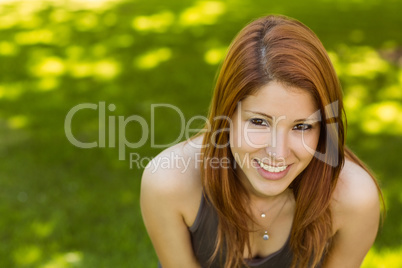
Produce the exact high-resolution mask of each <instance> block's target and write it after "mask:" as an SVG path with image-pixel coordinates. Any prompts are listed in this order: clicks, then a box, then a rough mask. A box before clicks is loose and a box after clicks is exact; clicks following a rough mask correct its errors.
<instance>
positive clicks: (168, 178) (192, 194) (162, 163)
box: [141, 137, 202, 223]
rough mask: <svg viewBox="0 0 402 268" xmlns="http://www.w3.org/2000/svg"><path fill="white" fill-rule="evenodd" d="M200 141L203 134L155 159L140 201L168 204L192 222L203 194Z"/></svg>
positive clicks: (143, 178) (142, 189)
mask: <svg viewBox="0 0 402 268" xmlns="http://www.w3.org/2000/svg"><path fill="white" fill-rule="evenodd" d="M201 142H202V137H197V138H195V139H193V140H188V141H185V142H181V143H179V144H176V145H174V146H172V147H170V148H168V149H166V150H164V151H162V152H161V153H160V154H158V155H157V156H156V157H155V158H153V159H152V161H150V162H149V164H148V165H147V167H146V168H145V170H144V173H143V175H142V181H141V202H144V201H145V202H157V203H163V204H166V205H167V206H169V207H170V209H177V211H178V213H180V214H183V217H184V218H185V220H186V221H189V222H188V223H191V221H192V220H191V218H193V217H192V214H194V213H192V212H193V211H194V209H195V210H196V208H198V205H199V201H200V198H201V193H202V186H201V173H200V168H199V163H200V158H201V156H200V149H199V145H200V144H201ZM195 212H196V211H195Z"/></svg>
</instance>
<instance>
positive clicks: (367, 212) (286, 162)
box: [141, 16, 381, 268]
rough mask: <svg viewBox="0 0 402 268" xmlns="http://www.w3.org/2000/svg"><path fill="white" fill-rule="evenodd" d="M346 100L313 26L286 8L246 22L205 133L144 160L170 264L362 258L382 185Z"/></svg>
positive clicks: (330, 262) (347, 263)
mask: <svg viewBox="0 0 402 268" xmlns="http://www.w3.org/2000/svg"><path fill="white" fill-rule="evenodd" d="M343 112H344V111H343V106H342V93H341V88H340V84H339V81H338V79H337V76H336V74H335V71H334V68H333V66H332V64H331V62H330V60H329V58H328V55H327V53H326V51H325V49H324V47H323V45H322V44H321V42H320V41H319V39H318V38H317V37H316V36H315V34H314V33H313V32H312V31H311V30H310V29H308V28H307V27H306V26H304V25H303V24H301V23H300V22H298V21H296V20H293V19H289V18H286V17H282V16H268V17H264V18H260V19H258V20H256V21H254V22H252V23H250V24H249V25H247V26H246V27H245V28H244V29H243V30H242V31H241V32H240V33H239V35H238V36H237V37H236V38H235V40H234V41H233V43H232V44H231V46H230V48H229V51H228V54H227V57H226V59H225V60H224V62H223V65H222V68H221V71H220V75H219V77H218V80H217V84H216V88H215V91H214V96H213V100H212V104H211V107H210V113H209V118H208V122H207V124H206V127H205V129H204V131H203V133H200V134H199V135H198V136H196V137H194V138H193V139H191V140H189V141H186V142H184V143H180V144H178V145H176V146H173V147H171V148H168V149H167V150H165V151H164V152H162V153H161V154H160V155H158V156H157V157H156V158H155V159H154V161H153V162H151V163H150V164H149V165H148V167H147V168H146V169H145V171H144V174H143V178H142V188H141V208H142V213H143V218H144V222H145V225H146V228H147V230H148V233H149V235H150V237H151V240H152V243H153V245H154V248H155V250H156V253H157V255H158V257H159V261H160V263H161V265H162V267H164V268H169V267H226V268H228V267H242V266H243V267H247V266H249V267H336V268H338V267H359V266H360V265H361V263H362V261H363V259H364V256H365V255H366V254H367V252H368V250H369V249H370V247H371V246H372V244H373V243H374V240H375V237H376V234H377V229H378V225H379V218H380V198H379V196H381V192H380V189H379V187H378V184H377V183H376V181H375V179H374V178H373V176H372V175H371V174H370V173H369V172H368V170H367V169H366V168H365V167H364V165H363V164H362V163H361V162H360V161H359V159H358V158H357V157H356V156H354V155H353V154H352V153H351V152H350V151H349V150H348V149H347V148H346V147H345V145H344V144H345V143H344V132H345V129H344V122H343ZM172 156H174V157H172ZM167 159H169V161H170V163H171V165H169V167H167V165H165V166H166V168H161V167H160V166H158V165H157V163H158V162H160V161H167ZM178 160H180V161H178Z"/></svg>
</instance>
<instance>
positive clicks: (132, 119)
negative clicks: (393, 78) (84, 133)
mask: <svg viewBox="0 0 402 268" xmlns="http://www.w3.org/2000/svg"><path fill="white" fill-rule="evenodd" d="M88 109H89V110H94V111H97V117H98V138H97V140H95V141H82V140H79V139H78V138H77V136H75V135H74V133H73V130H72V125H73V124H74V118H76V117H79V116H80V112H82V111H83V110H88ZM157 109H170V112H171V111H174V112H175V113H177V115H178V116H179V119H180V134H179V135H178V136H177V138H176V139H175V140H174V141H172V142H170V143H168V144H157V143H156V141H155V122H156V115H155V113H156V110H157ZM115 110H116V105H115V104H113V103H111V104H109V105H107V106H106V102H104V101H101V102H99V103H98V104H96V103H81V104H78V105H76V106H74V107H73V108H71V109H70V110H69V111H68V113H67V115H66V117H65V120H64V131H65V135H66V137H67V139H68V141H69V142H70V143H71V144H72V145H74V146H76V147H79V148H83V149H89V148H105V147H108V148H116V147H117V148H118V159H119V160H126V149H127V148H130V149H138V148H140V147H142V146H144V145H145V144H146V142H148V140H150V146H151V148H167V147H170V146H173V145H175V144H177V143H178V142H180V141H181V140H182V139H183V137H184V138H185V139H186V140H187V142H188V143H189V144H190V145H191V146H193V147H194V148H203V147H204V146H210V145H209V144H206V145H201V144H196V143H194V142H193V141H192V140H191V139H190V138H191V137H192V136H193V135H194V134H196V133H205V132H211V131H212V126H211V123H212V122H210V121H209V120H208V118H207V117H205V116H201V115H196V116H193V117H191V118H190V119H189V120H188V121H187V122H186V118H185V116H184V113H183V112H182V111H181V110H180V109H179V108H178V107H176V106H174V105H172V104H168V103H157V104H151V109H150V122H147V120H146V119H145V118H144V117H142V116H140V115H130V116H128V117H125V116H123V115H120V116H116V115H107V113H108V112H114V111H115ZM166 111H167V110H163V112H166ZM240 111H241V102H239V103H238V109H237V112H238V113H239V114H238V116H237V118H238V120H239V121H238V122H237V124H238V125H240V124H241V120H242V119H241V116H240ZM323 112H324V113H325V114H326V119H327V122H326V128H327V131H326V132H327V135H326V137H325V148H326V151H325V152H317V151H316V150H315V148H310V147H309V146H308V145H307V143H306V142H305V139H304V134H303V133H302V135H301V142H302V144H303V146H304V148H305V149H306V150H307V151H308V152H309V153H310V154H311V155H313V156H314V157H315V158H317V159H319V160H320V161H323V162H326V163H327V164H329V165H331V166H336V165H338V158H337V154H338V146H337V143H338V135H339V134H338V121H337V120H336V118H337V117H338V102H337V101H336V102H334V103H331V104H329V105H327V106H326V107H325V108H324V111H323ZM309 118H316V119H317V120H318V121H321V120H322V119H321V118H322V115H321V112H320V111H319V110H318V111H316V112H315V113H313V114H312V115H311V116H310V117H309ZM285 119H286V117H285V116H280V117H278V118H277V119H275V120H274V122H272V126H270V127H269V128H268V129H267V130H263V132H265V133H266V134H267V135H270V141H271V142H270V144H269V146H270V147H275V146H276V135H277V133H276V125H277V124H278V123H279V122H280V121H281V120H285ZM334 119H335V120H334ZM196 120H201V121H203V123H204V125H205V127H204V128H202V129H197V128H191V125H192V124H193V122H194V121H196ZM217 120H220V121H221V120H226V121H227V122H228V124H227V125H229V128H225V129H219V130H216V133H212V135H211V142H210V144H213V145H215V146H216V147H217V148H218V149H219V148H223V147H226V146H229V143H227V144H224V145H222V144H215V142H214V139H215V137H216V135H218V134H220V133H221V132H228V134H229V133H230V131H233V121H232V119H231V118H229V117H227V116H222V115H220V116H216V117H215V118H213V121H217ZM330 121H331V122H330ZM116 123H117V128H116ZM129 124H137V125H139V126H140V127H141V131H140V132H139V133H136V134H138V135H135V137H133V138H134V139H135V138H137V139H138V140H137V141H136V142H132V141H129V140H127V137H126V128H127V126H128V125H129ZM106 126H107V127H106ZM238 131H239V132H240V133H237V137H244V142H245V143H246V145H247V146H251V147H253V148H262V147H263V146H268V144H265V145H262V144H254V143H253V141H252V139H250V138H249V137H250V136H251V135H252V134H253V133H261V130H258V129H253V128H248V127H245V128H244V129H243V130H241V129H240V128H238ZM116 141H117V143H116ZM238 142H240V139H239V141H238ZM129 156H130V168H132V166H133V165H136V167H138V168H143V167H145V166H146V165H147V164H149V163H151V161H152V160H153V159H152V158H150V157H143V158H141V156H140V155H139V154H138V153H130V154H129ZM172 161H176V162H177V161H178V160H177V159H176V158H174V159H172ZM181 161H182V160H180V161H179V162H181ZM183 161H184V160H183ZM153 164H155V162H154V161H153ZM165 166H168V165H166V164H165Z"/></svg>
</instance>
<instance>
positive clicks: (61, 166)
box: [0, 0, 402, 268]
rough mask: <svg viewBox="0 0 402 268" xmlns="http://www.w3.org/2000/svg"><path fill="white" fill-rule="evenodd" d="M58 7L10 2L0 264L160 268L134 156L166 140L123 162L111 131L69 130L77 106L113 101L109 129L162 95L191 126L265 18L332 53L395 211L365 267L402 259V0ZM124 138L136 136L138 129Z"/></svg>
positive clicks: (93, 118)
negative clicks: (102, 143)
mask: <svg viewBox="0 0 402 268" xmlns="http://www.w3.org/2000/svg"><path fill="white" fill-rule="evenodd" d="M61 2H63V4H57V1H55V2H51V1H47V2H45V1H19V2H15V1H14V2H13V3H11V4H1V5H0V74H1V76H0V77H1V78H0V199H1V202H0V215H1V220H0V239H1V242H2V243H1V244H0V267H7V268H8V267H43V268H50V267H57V268H61V267H89V268H91V267H94V268H98V267H155V266H156V263H157V259H156V255H155V253H154V251H153V248H152V245H151V243H150V241H149V238H148V236H147V234H146V231H145V228H144V226H143V223H142V219H141V214H140V209H139V185H140V178H141V172H142V167H140V168H136V167H131V168H130V161H129V155H130V154H134V153H137V154H139V155H140V156H141V157H152V156H154V155H156V154H157V153H158V152H159V151H160V150H162V148H152V146H151V142H150V140H147V142H146V143H145V144H144V145H143V146H141V148H138V149H131V148H126V152H125V154H124V155H125V157H126V159H125V160H119V148H118V143H117V142H118V140H117V138H115V139H113V141H114V142H116V147H114V148H109V146H108V145H110V143H109V137H110V135H109V134H108V133H106V148H90V149H80V148H77V147H75V146H74V145H72V144H71V143H70V142H69V141H68V139H67V138H66V134H65V132H64V122H65V118H66V115H67V113H68V112H69V111H70V110H71V109H72V108H73V107H75V106H76V105H79V104H82V103H92V104H97V105H99V103H100V102H105V104H106V110H105V118H106V125H105V127H106V130H108V129H109V128H110V127H111V125H112V124H111V121H109V120H110V117H112V118H114V119H115V120H116V123H117V122H118V120H119V116H123V117H124V118H128V117H129V116H131V115H138V116H141V117H143V118H144V119H145V120H146V121H148V122H149V120H150V118H151V112H152V109H151V104H155V103H169V104H172V105H175V106H177V107H179V108H180V109H181V110H182V111H183V113H184V115H185V120H186V122H187V121H188V120H189V119H190V118H191V117H192V116H194V115H206V113H207V109H208V105H209V101H210V98H211V93H212V88H213V81H214V77H215V73H216V71H217V69H218V66H219V62H220V60H221V58H222V56H223V55H224V51H225V49H226V47H227V46H228V44H229V43H230V41H231V40H232V39H233V37H234V36H235V34H236V33H237V32H238V31H239V30H240V29H241V28H242V27H243V26H244V25H245V24H246V23H247V22H249V21H250V20H251V19H253V18H256V17H258V16H261V15H264V14H268V13H282V14H285V15H288V16H292V17H295V18H297V19H299V20H301V21H302V22H304V23H305V24H307V25H308V26H309V27H311V28H312V29H313V30H314V31H315V32H316V33H317V34H318V36H319V37H320V38H321V39H322V41H323V43H324V45H325V46H326V48H327V49H328V50H329V51H330V54H331V57H332V59H333V61H334V64H335V67H336V69H337V72H338V73H339V76H340V79H341V81H342V85H343V88H344V91H345V106H346V109H347V112H348V117H349V130H348V145H349V146H350V147H351V148H352V149H353V150H354V151H355V152H356V153H357V154H358V155H359V156H360V157H361V158H362V159H363V160H364V161H365V162H366V163H368V164H369V166H370V167H371V168H372V169H373V171H374V172H375V174H377V176H378V178H379V180H380V183H381V186H382V188H383V190H384V194H385V199H386V203H387V207H388V216H387V218H386V221H385V224H384V226H383V228H382V229H381V231H380V233H379V236H378V239H377V241H376V243H375V246H374V247H373V249H372V250H371V251H370V253H369V255H368V257H367V259H366V261H365V263H364V265H363V267H398V266H401V265H402V257H401V254H400V252H401V247H400V242H399V241H402V225H401V222H400V219H399V215H401V212H402V211H401V207H402V206H401V203H402V195H401V194H400V191H401V190H402V184H401V182H400V178H401V175H402V170H401V165H400V164H399V162H400V161H399V156H400V151H401V150H402V121H401V119H400V118H402V90H401V88H402V70H401V63H400V56H399V55H400V49H401V44H402V36H401V35H400V27H399V26H398V25H402V18H401V16H400V14H399V10H401V9H402V2H400V1H392V0H387V1H385V2H384V1H383V2H382V3H379V2H378V1H365V2H359V1H331V0H328V1H313V0H309V1H298V2H295V1H282V2H272V1H262V0H261V1H252V2H245V1H236V0H231V1H226V2H219V1H216V2H213V1H210V2H205V1H204V2H193V1H190V2H186V3H184V1H140V0H139V1H126V2H125V1H114V2H113V3H111V4H109V5H107V6H104V7H103V8H102V7H101V8H93V9H85V8H81V7H79V6H77V5H71V4H69V2H68V1H61ZM52 3H53V4H52ZM109 104H114V105H115V107H116V109H115V110H113V111H111V110H109V109H107V108H108V105H109ZM155 111H156V113H155V118H156V125H155V133H154V134H155V137H154V138H155V142H156V143H158V144H167V143H170V142H172V141H174V140H175V139H176V137H177V136H178V134H180V124H179V123H180V121H179V117H178V115H177V113H175V112H174V111H173V110H168V109H166V108H165V109H163V108H160V109H159V110H155ZM98 112H99V109H97V110H91V109H85V110H80V111H79V112H77V114H76V116H75V117H73V121H72V122H73V125H72V132H73V134H74V136H75V137H76V138H77V139H79V140H81V141H85V142H93V141H99V136H98V131H99V121H98V120H99V114H98ZM199 123H200V122H194V123H193V124H192V126H193V127H195V125H197V124H199ZM115 133H116V135H118V134H119V133H121V134H124V135H125V136H126V137H127V140H128V141H130V142H133V143H134V142H138V141H139V140H140V138H141V135H140V133H141V127H140V125H139V124H135V123H131V124H128V125H127V128H126V130H125V131H124V132H123V130H119V129H118V127H116V132H115ZM144 163H145V162H144Z"/></svg>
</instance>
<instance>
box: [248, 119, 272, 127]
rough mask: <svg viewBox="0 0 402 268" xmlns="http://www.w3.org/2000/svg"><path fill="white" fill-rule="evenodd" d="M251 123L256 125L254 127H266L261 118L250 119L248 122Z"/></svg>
mask: <svg viewBox="0 0 402 268" xmlns="http://www.w3.org/2000/svg"><path fill="white" fill-rule="evenodd" d="M249 121H250V122H251V124H253V125H256V126H265V127H266V126H268V125H269V124H268V122H267V121H266V120H264V119H261V118H251V119H250V120H249Z"/></svg>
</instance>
